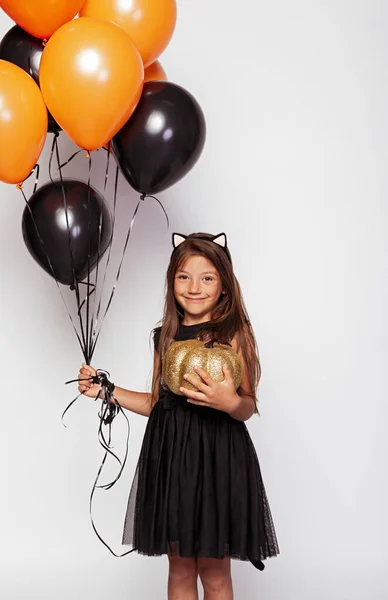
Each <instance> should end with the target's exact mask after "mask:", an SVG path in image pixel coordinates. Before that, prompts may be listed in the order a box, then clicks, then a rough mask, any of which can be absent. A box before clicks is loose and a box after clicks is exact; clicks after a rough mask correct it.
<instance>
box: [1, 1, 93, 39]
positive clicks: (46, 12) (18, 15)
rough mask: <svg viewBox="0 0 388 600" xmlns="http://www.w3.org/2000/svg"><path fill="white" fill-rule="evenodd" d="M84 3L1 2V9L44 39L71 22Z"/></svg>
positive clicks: (33, 33) (26, 28) (21, 25)
mask: <svg viewBox="0 0 388 600" xmlns="http://www.w3.org/2000/svg"><path fill="white" fill-rule="evenodd" d="M83 3H84V0H0V6H1V8H2V9H3V10H4V11H5V12H6V13H7V15H8V16H9V17H11V19H12V20H13V21H15V23H17V24H18V25H20V27H22V28H23V29H25V30H26V31H28V33H31V35H34V36H35V37H38V38H42V39H47V38H49V37H50V36H51V35H52V34H53V33H54V31H56V30H57V29H58V28H59V27H61V25H63V24H64V23H67V22H68V21H71V19H72V18H73V17H75V15H76V14H77V13H78V11H79V9H80V8H81V6H82V5H83Z"/></svg>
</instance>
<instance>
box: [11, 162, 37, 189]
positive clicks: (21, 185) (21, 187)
mask: <svg viewBox="0 0 388 600" xmlns="http://www.w3.org/2000/svg"><path fill="white" fill-rule="evenodd" d="M34 173H36V177H35V184H34V188H33V190H32V193H33V194H35V192H36V190H37V187H38V183H39V173H40V166H39V164H38V163H36V165H35V167H34V168H33V169H32V171H31V173H30V174H29V175H27V177H26V178H25V179H23V181H22V183H18V184H17V186H16V187H17V188H18V190H22V189H23V185H24V183H25V182H26V181H27V180H28V179H29V178H30V177H32V175H33V174H34Z"/></svg>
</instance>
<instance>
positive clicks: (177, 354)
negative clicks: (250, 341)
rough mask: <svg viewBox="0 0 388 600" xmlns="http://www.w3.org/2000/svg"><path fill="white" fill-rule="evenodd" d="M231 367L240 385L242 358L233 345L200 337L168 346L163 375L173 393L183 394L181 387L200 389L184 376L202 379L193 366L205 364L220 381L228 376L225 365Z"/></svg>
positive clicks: (215, 378) (209, 373)
mask: <svg viewBox="0 0 388 600" xmlns="http://www.w3.org/2000/svg"><path fill="white" fill-rule="evenodd" d="M224 364H226V365H228V367H229V368H230V370H231V372H232V375H233V380H234V385H235V388H236V389H237V388H238V387H239V385H240V384H241V371H242V363H241V359H240V357H239V356H238V354H236V352H234V350H233V349H232V348H231V346H227V345H224V344H217V343H214V344H213V343H212V342H207V343H205V342H201V341H199V340H185V341H182V342H173V343H172V344H171V345H170V346H169V347H168V349H167V351H166V354H165V356H164V359H163V368H162V376H163V379H164V381H165V382H166V384H167V385H168V387H169V388H170V390H171V391H172V392H174V394H178V395H179V396H184V394H183V393H182V392H181V391H179V388H180V387H182V386H183V387H185V388H186V389H188V390H194V391H197V388H196V387H194V386H193V385H191V384H190V383H189V382H188V381H186V379H184V378H183V376H184V375H185V374H186V373H187V374H188V375H192V376H193V377H194V378H195V379H197V380H198V381H202V379H201V378H200V377H199V375H197V373H196V372H195V371H194V367H202V369H204V371H206V373H207V374H208V375H210V377H211V378H212V379H213V380H214V381H217V382H221V381H223V380H224V379H225V375H224V372H223V370H222V365H224Z"/></svg>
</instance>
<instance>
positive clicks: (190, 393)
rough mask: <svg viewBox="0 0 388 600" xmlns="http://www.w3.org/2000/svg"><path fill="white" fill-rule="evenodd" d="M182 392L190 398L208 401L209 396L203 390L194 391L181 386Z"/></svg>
mask: <svg viewBox="0 0 388 600" xmlns="http://www.w3.org/2000/svg"><path fill="white" fill-rule="evenodd" d="M179 389H180V391H181V392H182V394H184V395H185V396H186V398H190V399H191V400H196V401H198V402H203V403H206V404H207V403H208V398H207V396H206V395H205V394H203V393H202V392H194V391H192V390H188V389H187V388H185V387H181V388H179Z"/></svg>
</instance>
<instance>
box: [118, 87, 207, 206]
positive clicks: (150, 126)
mask: <svg viewBox="0 0 388 600" xmlns="http://www.w3.org/2000/svg"><path fill="white" fill-rule="evenodd" d="M205 137H206V124H205V117H204V115H203V112H202V110H201V107H200V106H199V104H198V102H197V101H196V100H195V98H193V96H192V95H191V94H189V92H187V91H186V90H184V89H183V88H182V87H179V86H178V85H175V84H173V83H169V82H156V81H151V82H149V83H146V84H145V85H144V88H143V94H142V97H141V98H140V101H139V104H138V106H137V108H136V110H135V112H134V114H133V116H132V117H131V119H130V120H129V121H128V122H127V123H126V124H125V125H124V127H123V128H122V129H121V130H120V131H119V132H118V133H117V134H116V135H115V137H114V138H113V140H112V148H113V153H114V154H115V156H116V158H117V161H118V163H119V165H120V168H121V170H122V172H123V174H124V176H125V178H126V179H127V181H128V182H129V184H130V185H131V186H132V187H133V188H134V189H135V190H137V191H138V192H140V193H142V194H155V193H157V192H161V191H162V190H165V189H166V188H168V187H170V186H171V185H173V184H174V183H176V182H177V181H179V179H181V178H182V177H183V176H184V175H186V173H188V171H189V170H190V169H191V168H192V167H193V166H194V164H195V163H196V162H197V160H198V158H199V156H200V154H201V152H202V149H203V146H204V143H205Z"/></svg>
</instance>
